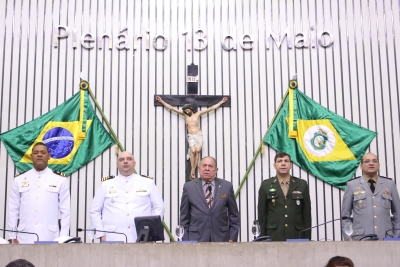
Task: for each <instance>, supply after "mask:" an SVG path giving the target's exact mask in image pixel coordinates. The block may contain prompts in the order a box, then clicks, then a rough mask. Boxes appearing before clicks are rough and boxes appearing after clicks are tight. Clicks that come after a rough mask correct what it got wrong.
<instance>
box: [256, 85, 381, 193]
mask: <svg viewBox="0 0 400 267" xmlns="http://www.w3.org/2000/svg"><path fill="white" fill-rule="evenodd" d="M375 136H376V133H375V132H372V131H370V130H368V129H365V128H363V127H361V126H359V125H357V124H354V123H353V122H351V121H349V120H346V119H345V118H343V117H341V116H339V115H337V114H336V113H334V112H332V111H330V110H328V109H326V108H325V107H323V106H321V105H320V104H318V103H317V102H315V101H314V100H312V99H311V98H309V97H308V96H306V95H305V94H304V93H302V92H300V91H299V90H298V89H297V81H296V80H291V81H290V82H289V89H288V93H287V94H286V97H285V98H284V99H283V101H282V103H281V106H280V108H279V110H278V112H277V114H276V115H275V118H274V120H273V122H272V124H271V126H270V128H269V130H268V132H267V133H266V135H265V137H264V139H263V141H264V142H265V143H267V144H269V145H270V146H271V147H272V148H274V149H275V150H277V151H279V152H286V153H288V154H289V155H290V156H291V158H292V161H293V162H294V163H295V164H296V165H298V166H300V167H301V168H303V169H304V170H306V171H308V172H310V173H312V174H313V175H314V176H315V177H317V178H320V179H322V180H323V181H325V182H327V183H329V184H331V185H333V186H336V187H339V188H341V189H344V188H345V187H346V183H347V181H348V180H350V179H351V178H352V177H353V176H354V173H355V171H356V170H357V168H358V166H359V163H360V161H361V159H362V157H363V156H364V154H365V152H366V150H367V148H368V147H369V145H370V143H371V142H372V140H373V139H374V138H375Z"/></svg>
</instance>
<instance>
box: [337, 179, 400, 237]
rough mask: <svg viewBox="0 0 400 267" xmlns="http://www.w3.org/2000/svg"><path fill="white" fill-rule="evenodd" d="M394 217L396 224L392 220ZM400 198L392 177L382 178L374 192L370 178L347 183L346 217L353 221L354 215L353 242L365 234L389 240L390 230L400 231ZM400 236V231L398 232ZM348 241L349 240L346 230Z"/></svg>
mask: <svg viewBox="0 0 400 267" xmlns="http://www.w3.org/2000/svg"><path fill="white" fill-rule="evenodd" d="M390 211H392V214H393V223H392V220H391V217H390ZM399 212H400V199H399V193H398V191H397V188H396V184H395V183H394V182H393V181H392V180H391V179H389V178H386V177H382V176H379V178H378V180H377V183H376V185H375V191H374V193H372V192H371V189H370V188H369V186H368V179H365V178H364V176H361V177H357V178H355V179H353V180H351V181H349V182H348V183H347V188H346V191H345V192H344V196H343V204H342V217H348V218H350V216H351V213H353V239H355V240H357V239H358V238H359V237H360V236H361V235H366V234H376V235H377V236H378V237H379V239H383V238H384V237H385V233H386V231H387V230H390V229H392V228H400V215H399ZM395 235H398V231H396V232H395ZM343 236H344V238H345V239H346V240H347V239H348V238H349V237H348V236H347V235H346V233H345V232H344V231H343Z"/></svg>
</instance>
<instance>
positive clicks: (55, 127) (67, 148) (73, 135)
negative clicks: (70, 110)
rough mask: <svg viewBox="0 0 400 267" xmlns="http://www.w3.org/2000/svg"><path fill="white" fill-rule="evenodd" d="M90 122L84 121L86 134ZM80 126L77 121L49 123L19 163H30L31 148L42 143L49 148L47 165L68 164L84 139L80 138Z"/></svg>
mask: <svg viewBox="0 0 400 267" xmlns="http://www.w3.org/2000/svg"><path fill="white" fill-rule="evenodd" d="M91 124H92V120H87V121H86V132H87V131H88V129H89V127H90V125H91ZM81 127H82V124H80V122H79V121H71V122H56V121H49V122H48V123H47V124H46V125H45V127H44V128H43V130H42V131H41V132H40V134H39V135H38V137H37V138H36V140H35V141H34V142H33V143H32V145H31V147H30V148H29V149H28V150H27V151H26V153H25V154H24V156H23V157H22V158H21V160H20V162H25V163H32V160H31V158H30V155H31V154H32V148H33V146H34V145H35V144H36V143H38V142H43V143H45V144H46V146H47V147H48V148H49V153H50V156H51V158H50V160H49V164H69V163H70V161H71V160H72V159H73V158H74V156H75V154H76V151H77V150H78V148H79V146H80V145H81V143H82V141H84V139H82V138H80V135H79V134H80V133H81V132H82V131H81Z"/></svg>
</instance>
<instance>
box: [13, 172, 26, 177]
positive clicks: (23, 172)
mask: <svg viewBox="0 0 400 267" xmlns="http://www.w3.org/2000/svg"><path fill="white" fill-rule="evenodd" d="M26 172H27V171H24V172H21V173H18V174H17V175H15V176H14V178H17V177H18V176H20V175H21V174H23V173H26Z"/></svg>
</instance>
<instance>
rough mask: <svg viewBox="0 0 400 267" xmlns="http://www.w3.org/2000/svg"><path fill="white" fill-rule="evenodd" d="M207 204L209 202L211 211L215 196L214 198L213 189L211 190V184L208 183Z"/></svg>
mask: <svg viewBox="0 0 400 267" xmlns="http://www.w3.org/2000/svg"><path fill="white" fill-rule="evenodd" d="M206 186H207V188H206V202H207V206H208V208H209V209H211V206H212V203H213V200H214V198H213V196H212V188H211V183H210V182H207V183H206Z"/></svg>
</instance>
